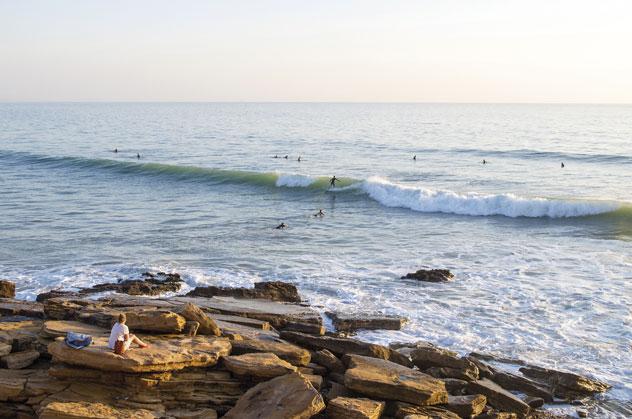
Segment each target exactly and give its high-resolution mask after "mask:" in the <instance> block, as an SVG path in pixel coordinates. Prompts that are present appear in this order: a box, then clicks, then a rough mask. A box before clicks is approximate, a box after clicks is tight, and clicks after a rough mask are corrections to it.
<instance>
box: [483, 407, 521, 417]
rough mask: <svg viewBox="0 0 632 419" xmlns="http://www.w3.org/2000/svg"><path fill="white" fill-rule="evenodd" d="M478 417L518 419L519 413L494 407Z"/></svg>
mask: <svg viewBox="0 0 632 419" xmlns="http://www.w3.org/2000/svg"><path fill="white" fill-rule="evenodd" d="M476 419H518V415H517V414H515V413H512V412H500V411H498V410H493V409H492V410H489V411H488V412H485V413H483V414H481V415H479V416H477V417H476Z"/></svg>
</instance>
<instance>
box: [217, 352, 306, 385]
mask: <svg viewBox="0 0 632 419" xmlns="http://www.w3.org/2000/svg"><path fill="white" fill-rule="evenodd" d="M223 360H224V366H225V367H226V369H227V370H228V371H230V372H232V373H233V374H235V375H236V376H238V377H246V378H253V379H256V380H261V379H270V378H274V377H278V376H280V375H285V374H289V373H292V372H296V367H295V366H293V365H292V364H290V363H289V362H286V361H283V360H282V359H281V358H279V357H278V356H276V355H275V354H272V353H252V354H245V355H233V356H226V357H224V358H223Z"/></svg>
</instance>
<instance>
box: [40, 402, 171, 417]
mask: <svg viewBox="0 0 632 419" xmlns="http://www.w3.org/2000/svg"><path fill="white" fill-rule="evenodd" d="M159 417H160V416H159V415H156V414H154V413H153V412H150V411H149V410H144V409H138V410H132V409H121V408H115V407H113V406H110V405H107V404H104V403H98V402H52V403H49V404H47V405H46V406H44V408H42V409H41V410H40V412H39V418H40V419H74V418H76V419H83V418H99V419H110V418H111V419H154V418H156V419H157V418H159Z"/></svg>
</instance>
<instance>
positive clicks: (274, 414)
mask: <svg viewBox="0 0 632 419" xmlns="http://www.w3.org/2000/svg"><path fill="white" fill-rule="evenodd" d="M324 409H325V403H324V401H323V398H322V396H321V395H320V394H319V393H318V391H316V389H315V388H314V387H313V386H312V385H311V384H310V382H309V381H308V380H307V379H306V378H305V377H303V376H301V375H300V374H298V373H293V374H286V375H283V376H280V377H277V378H273V379H272V380H270V381H266V382H263V383H260V384H257V385H256V386H254V387H252V388H251V389H250V390H248V391H247V392H246V393H245V394H244V395H243V396H242V397H241V398H240V399H239V400H238V401H237V403H236V404H235V407H234V408H232V409H231V410H230V411H229V412H228V413H227V414H226V415H225V416H224V418H226V419H261V418H266V419H287V418H296V419H302V418H305V419H307V418H311V417H312V416H314V415H316V414H317V413H319V412H321V411H322V410H324Z"/></svg>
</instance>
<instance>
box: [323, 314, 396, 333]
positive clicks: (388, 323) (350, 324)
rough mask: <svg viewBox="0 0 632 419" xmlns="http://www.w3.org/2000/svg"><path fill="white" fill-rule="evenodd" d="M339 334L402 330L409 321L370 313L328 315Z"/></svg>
mask: <svg viewBox="0 0 632 419" xmlns="http://www.w3.org/2000/svg"><path fill="white" fill-rule="evenodd" d="M327 315H328V316H329V317H331V320H332V321H333V323H334V327H335V328H336V330H337V331H339V332H354V331H356V330H359V329H371V330H400V329H401V328H402V326H403V325H404V324H405V323H406V322H407V321H408V319H406V318H405V317H401V316H390V315H386V314H370V313H364V314H363V313H359V314H358V313H353V314H344V313H330V312H329V313H327Z"/></svg>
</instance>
